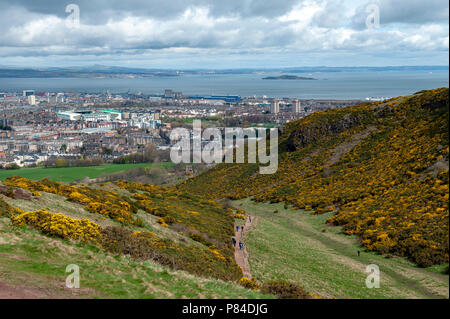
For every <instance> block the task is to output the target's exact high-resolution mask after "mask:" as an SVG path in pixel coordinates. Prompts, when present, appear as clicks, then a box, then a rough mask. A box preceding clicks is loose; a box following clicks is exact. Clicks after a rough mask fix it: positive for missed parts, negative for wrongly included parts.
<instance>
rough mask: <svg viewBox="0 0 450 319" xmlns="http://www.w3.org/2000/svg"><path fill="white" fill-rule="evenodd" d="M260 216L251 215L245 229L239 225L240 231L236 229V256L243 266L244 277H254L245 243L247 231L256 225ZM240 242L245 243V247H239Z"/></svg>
mask: <svg viewBox="0 0 450 319" xmlns="http://www.w3.org/2000/svg"><path fill="white" fill-rule="evenodd" d="M257 219H258V217H256V216H251V215H249V216H248V217H247V220H246V222H245V225H244V230H243V231H242V227H239V231H236V233H235V236H234V238H236V247H235V250H234V258H235V260H236V263H237V264H238V265H239V266H240V267H241V268H242V270H243V273H244V277H247V278H249V279H250V278H252V274H251V273H250V265H249V263H248V253H247V247H246V245H245V237H246V234H247V232H249V231H250V229H251V228H252V227H254V226H255V225H256V222H257ZM239 242H242V243H243V244H244V247H243V249H240V248H239Z"/></svg>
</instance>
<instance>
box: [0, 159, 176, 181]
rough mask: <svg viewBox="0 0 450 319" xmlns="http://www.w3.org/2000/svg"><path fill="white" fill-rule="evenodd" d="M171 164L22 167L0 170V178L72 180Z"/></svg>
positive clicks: (169, 163)
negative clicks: (20, 177) (19, 177)
mask: <svg viewBox="0 0 450 319" xmlns="http://www.w3.org/2000/svg"><path fill="white" fill-rule="evenodd" d="M153 165H158V166H162V167H168V166H172V165H173V163H171V162H167V163H158V164H153V163H140V164H104V165H100V166H87V167H61V168H41V167H40V168H22V169H14V170H0V180H5V179H6V178H8V177H10V176H22V177H26V178H29V179H33V180H39V179H42V178H48V179H51V180H54V181H57V182H73V181H76V180H79V179H82V178H84V177H89V178H96V177H99V176H100V175H102V174H111V173H117V172H121V171H127V170H130V169H133V168H137V167H150V166H153Z"/></svg>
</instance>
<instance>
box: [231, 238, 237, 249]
mask: <svg viewBox="0 0 450 319" xmlns="http://www.w3.org/2000/svg"><path fill="white" fill-rule="evenodd" d="M231 240H232V241H233V247H236V238H234V237H233V238H231Z"/></svg>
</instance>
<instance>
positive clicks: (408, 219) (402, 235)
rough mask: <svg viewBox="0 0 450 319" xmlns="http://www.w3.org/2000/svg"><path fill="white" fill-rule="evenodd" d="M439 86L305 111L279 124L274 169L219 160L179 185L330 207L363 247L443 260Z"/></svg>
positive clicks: (442, 99)
mask: <svg viewBox="0 0 450 319" xmlns="http://www.w3.org/2000/svg"><path fill="white" fill-rule="evenodd" d="M448 93H449V92H448V89H446V88H443V89H436V90H431V91H421V92H418V93H417V94H414V95H412V96H409V97H398V98H393V99H391V100H389V101H385V102H376V103H367V104H362V105H356V106H351V107H346V108H341V109H331V110H327V111H322V112H317V113H314V114H312V115H310V116H308V117H306V118H304V119H301V120H298V121H295V122H292V123H288V124H287V125H286V126H285V127H283V128H281V129H280V131H281V136H280V139H279V152H280V156H279V168H278V171H277V173H276V174H272V175H260V174H258V166H257V165H256V164H220V165H217V166H216V167H215V168H213V169H211V170H209V171H207V172H205V173H203V174H201V175H200V176H198V177H196V178H193V179H190V180H188V181H186V182H184V183H183V184H181V185H180V186H179V189H180V190H182V191H188V192H191V193H193V194H196V195H201V196H205V197H208V198H224V197H228V198H231V199H242V198H247V197H250V196H252V197H253V199H254V200H255V201H257V202H271V203H278V202H284V203H285V204H286V205H292V206H293V207H294V208H297V209H306V210H312V211H313V213H315V214H323V213H329V212H331V213H332V214H331V215H329V218H328V219H327V220H326V222H327V223H331V224H334V225H342V226H343V229H344V232H345V233H346V234H356V235H358V236H359V237H360V239H361V244H362V245H363V246H364V247H365V248H366V250H368V251H377V252H380V253H384V254H391V255H397V256H406V257H408V258H410V259H411V260H413V261H414V262H416V263H418V264H419V265H421V266H424V267H427V266H431V265H434V264H443V263H448V258H449V257H448V251H449V250H448V239H449V238H448V234H449V228H448V217H449V215H448V196H449V188H448V155H449V140H448V118H449V100H448V99H449V96H448Z"/></svg>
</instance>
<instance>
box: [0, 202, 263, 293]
mask: <svg viewBox="0 0 450 319" xmlns="http://www.w3.org/2000/svg"><path fill="white" fill-rule="evenodd" d="M0 205H1V200H0ZM69 264H76V265H78V266H79V267H80V288H79V289H68V288H66V287H65V281H66V277H67V275H68V273H66V272H65V271H66V267H67V265H69ZM0 284H2V285H7V286H8V287H12V289H14V291H17V292H18V293H20V295H21V296H22V297H26V298H238V299H240V298H272V296H270V295H263V294H261V293H259V292H256V291H253V290H249V289H245V288H243V287H241V286H239V285H237V284H236V283H232V282H224V281H221V280H216V279H211V278H202V277H198V276H194V275H191V274H189V273H187V272H184V271H175V270H171V269H170V268H168V267H165V266H161V265H159V264H157V263H155V262H153V261H149V260H138V259H134V258H131V257H130V256H120V255H116V254H111V253H108V252H105V251H103V250H102V249H100V248H98V247H96V246H93V245H83V244H75V243H73V242H71V241H68V240H64V239H59V238H54V237H48V236H44V235H42V234H39V233H38V232H36V231H35V230H33V229H30V228H26V227H20V228H17V227H15V226H12V225H11V223H10V221H9V219H8V218H0Z"/></svg>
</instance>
